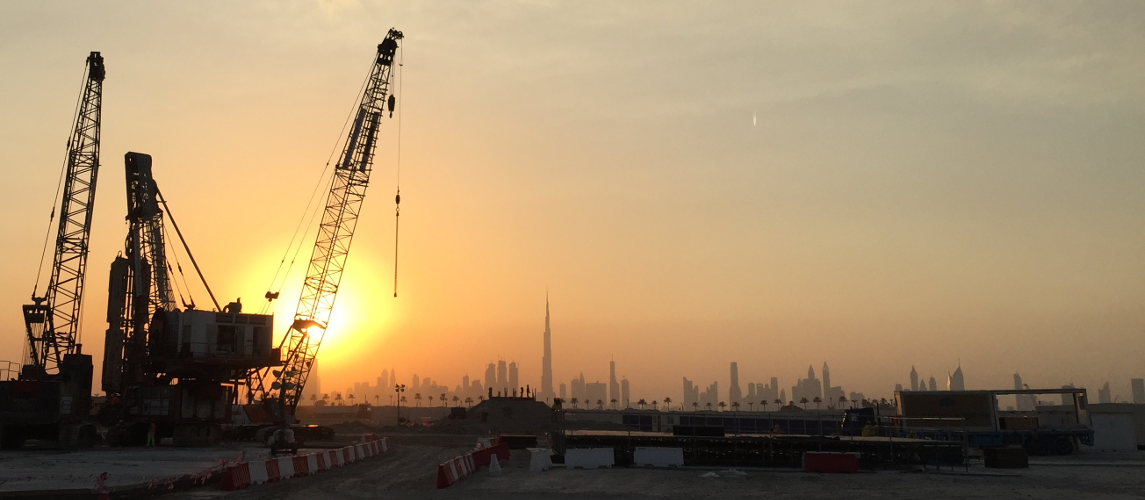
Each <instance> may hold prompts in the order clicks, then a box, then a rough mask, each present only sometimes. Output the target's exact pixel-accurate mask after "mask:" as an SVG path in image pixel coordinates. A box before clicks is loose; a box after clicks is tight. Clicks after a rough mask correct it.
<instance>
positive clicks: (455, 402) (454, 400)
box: [453, 396, 461, 407]
mask: <svg viewBox="0 0 1145 500" xmlns="http://www.w3.org/2000/svg"><path fill="white" fill-rule="evenodd" d="M458 401H461V398H459V397H457V396H453V406H457V407H460V406H461V405H459V404H457V402H458Z"/></svg>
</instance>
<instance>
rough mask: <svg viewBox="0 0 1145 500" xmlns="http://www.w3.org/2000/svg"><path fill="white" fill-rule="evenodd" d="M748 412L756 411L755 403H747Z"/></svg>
mask: <svg viewBox="0 0 1145 500" xmlns="http://www.w3.org/2000/svg"><path fill="white" fill-rule="evenodd" d="M747 411H755V401H748V402H747Z"/></svg>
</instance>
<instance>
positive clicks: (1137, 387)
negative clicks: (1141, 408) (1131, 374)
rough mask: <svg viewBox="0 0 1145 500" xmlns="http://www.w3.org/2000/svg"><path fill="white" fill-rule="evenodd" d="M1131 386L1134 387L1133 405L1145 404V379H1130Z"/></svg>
mask: <svg viewBox="0 0 1145 500" xmlns="http://www.w3.org/2000/svg"><path fill="white" fill-rule="evenodd" d="M1129 384H1130V385H1132V386H1133V404H1136V405H1141V404H1145V379H1141V378H1133V379H1129Z"/></svg>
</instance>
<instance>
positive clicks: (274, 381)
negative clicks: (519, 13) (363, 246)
mask: <svg viewBox="0 0 1145 500" xmlns="http://www.w3.org/2000/svg"><path fill="white" fill-rule="evenodd" d="M402 38H403V35H402V32H400V31H397V30H395V29H390V30H389V32H388V33H387V34H386V38H385V39H384V40H383V41H382V43H380V44H378V52H377V54H376V55H375V56H374V65H373V67H372V68H371V70H370V76H369V78H368V80H367V82H366V85H365V88H364V91H363V92H362V95H361V98H360V99H359V101H358V106H357V111H356V113H355V115H354V121H353V125H352V126H351V129H350V133H349V134H348V135H347V136H346V142H345V145H344V147H343V148H342V154H341V156H339V161H338V162H337V164H336V165H335V169H334V175H333V179H332V181H331V183H330V190H329V193H328V194H327V197H326V207H325V210H324V212H323V214H322V219H321V222H320V225H319V227H318V236H317V239H316V241H315V242H314V250H313V252H312V253H311V256H310V264H309V266H308V268H307V271H306V278H305V280H304V281H303V286H302V293H301V295H300V297H299V299H298V306H297V308H296V309H295V313H294V321H293V322H292V323H291V325H290V329H289V331H288V332H287V333H286V335H285V336H284V337H283V339H282V342H281V344H280V346H279V349H281V350H282V351H284V352H285V354H284V358H283V366H282V367H281V369H271V368H267V369H264V370H262V371H260V372H258V373H257V374H256V375H254V376H253V377H252V378H251V380H250V381H249V382H248V384H249V387H250V390H251V394H250V396H251V397H252V398H253V399H257V400H259V401H261V402H262V403H263V404H264V405H265V406H266V407H267V409H268V410H269V411H270V414H271V415H272V416H273V417H274V419H275V420H276V421H277V422H278V423H280V424H290V423H293V417H294V410H295V408H296V407H297V406H298V401H299V400H300V399H301V398H302V390H303V388H304V387H305V385H306V379H307V377H308V376H309V375H310V369H311V368H312V367H313V365H314V360H315V359H316V357H317V355H318V349H319V347H320V346H321V345H322V338H323V336H324V335H325V333H326V330H327V328H328V327H329V322H330V315H331V313H332V312H333V310H334V299H335V298H336V297H337V295H338V286H339V284H340V283H341V280H342V272H343V270H344V269H345V266H346V257H347V256H348V255H349V253H350V243H351V241H352V240H353V238H354V228H355V226H356V225H357V222H358V214H359V213H360V211H361V208H362V201H363V199H364V198H365V196H366V187H367V186H368V185H369V181H370V172H371V171H372V165H373V160H374V149H375V148H376V146H377V134H378V126H379V123H380V122H381V119H382V117H383V114H384V111H385V109H384V108H386V107H387V106H388V108H389V112H390V116H393V110H394V105H395V99H394V96H393V95H392V94H390V86H391V83H392V80H393V63H394V55H395V54H396V52H397V50H398V41H399V40H401V39H402ZM387 96H388V99H387ZM267 295H268V298H269V297H271V296H272V294H270V293H269V292H268V294H267Z"/></svg>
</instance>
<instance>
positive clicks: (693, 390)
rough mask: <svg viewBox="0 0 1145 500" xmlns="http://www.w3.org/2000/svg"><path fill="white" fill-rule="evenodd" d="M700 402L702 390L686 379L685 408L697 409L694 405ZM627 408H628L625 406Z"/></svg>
mask: <svg viewBox="0 0 1145 500" xmlns="http://www.w3.org/2000/svg"><path fill="white" fill-rule="evenodd" d="M699 402H700V388H699V387H697V386H696V385H695V384H693V383H692V381H691V380H688V377H684V403H683V404H684V408H693V409H694V408H695V407H694V406H693V403H696V404H699ZM625 407H626V408H627V406H625Z"/></svg>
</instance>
